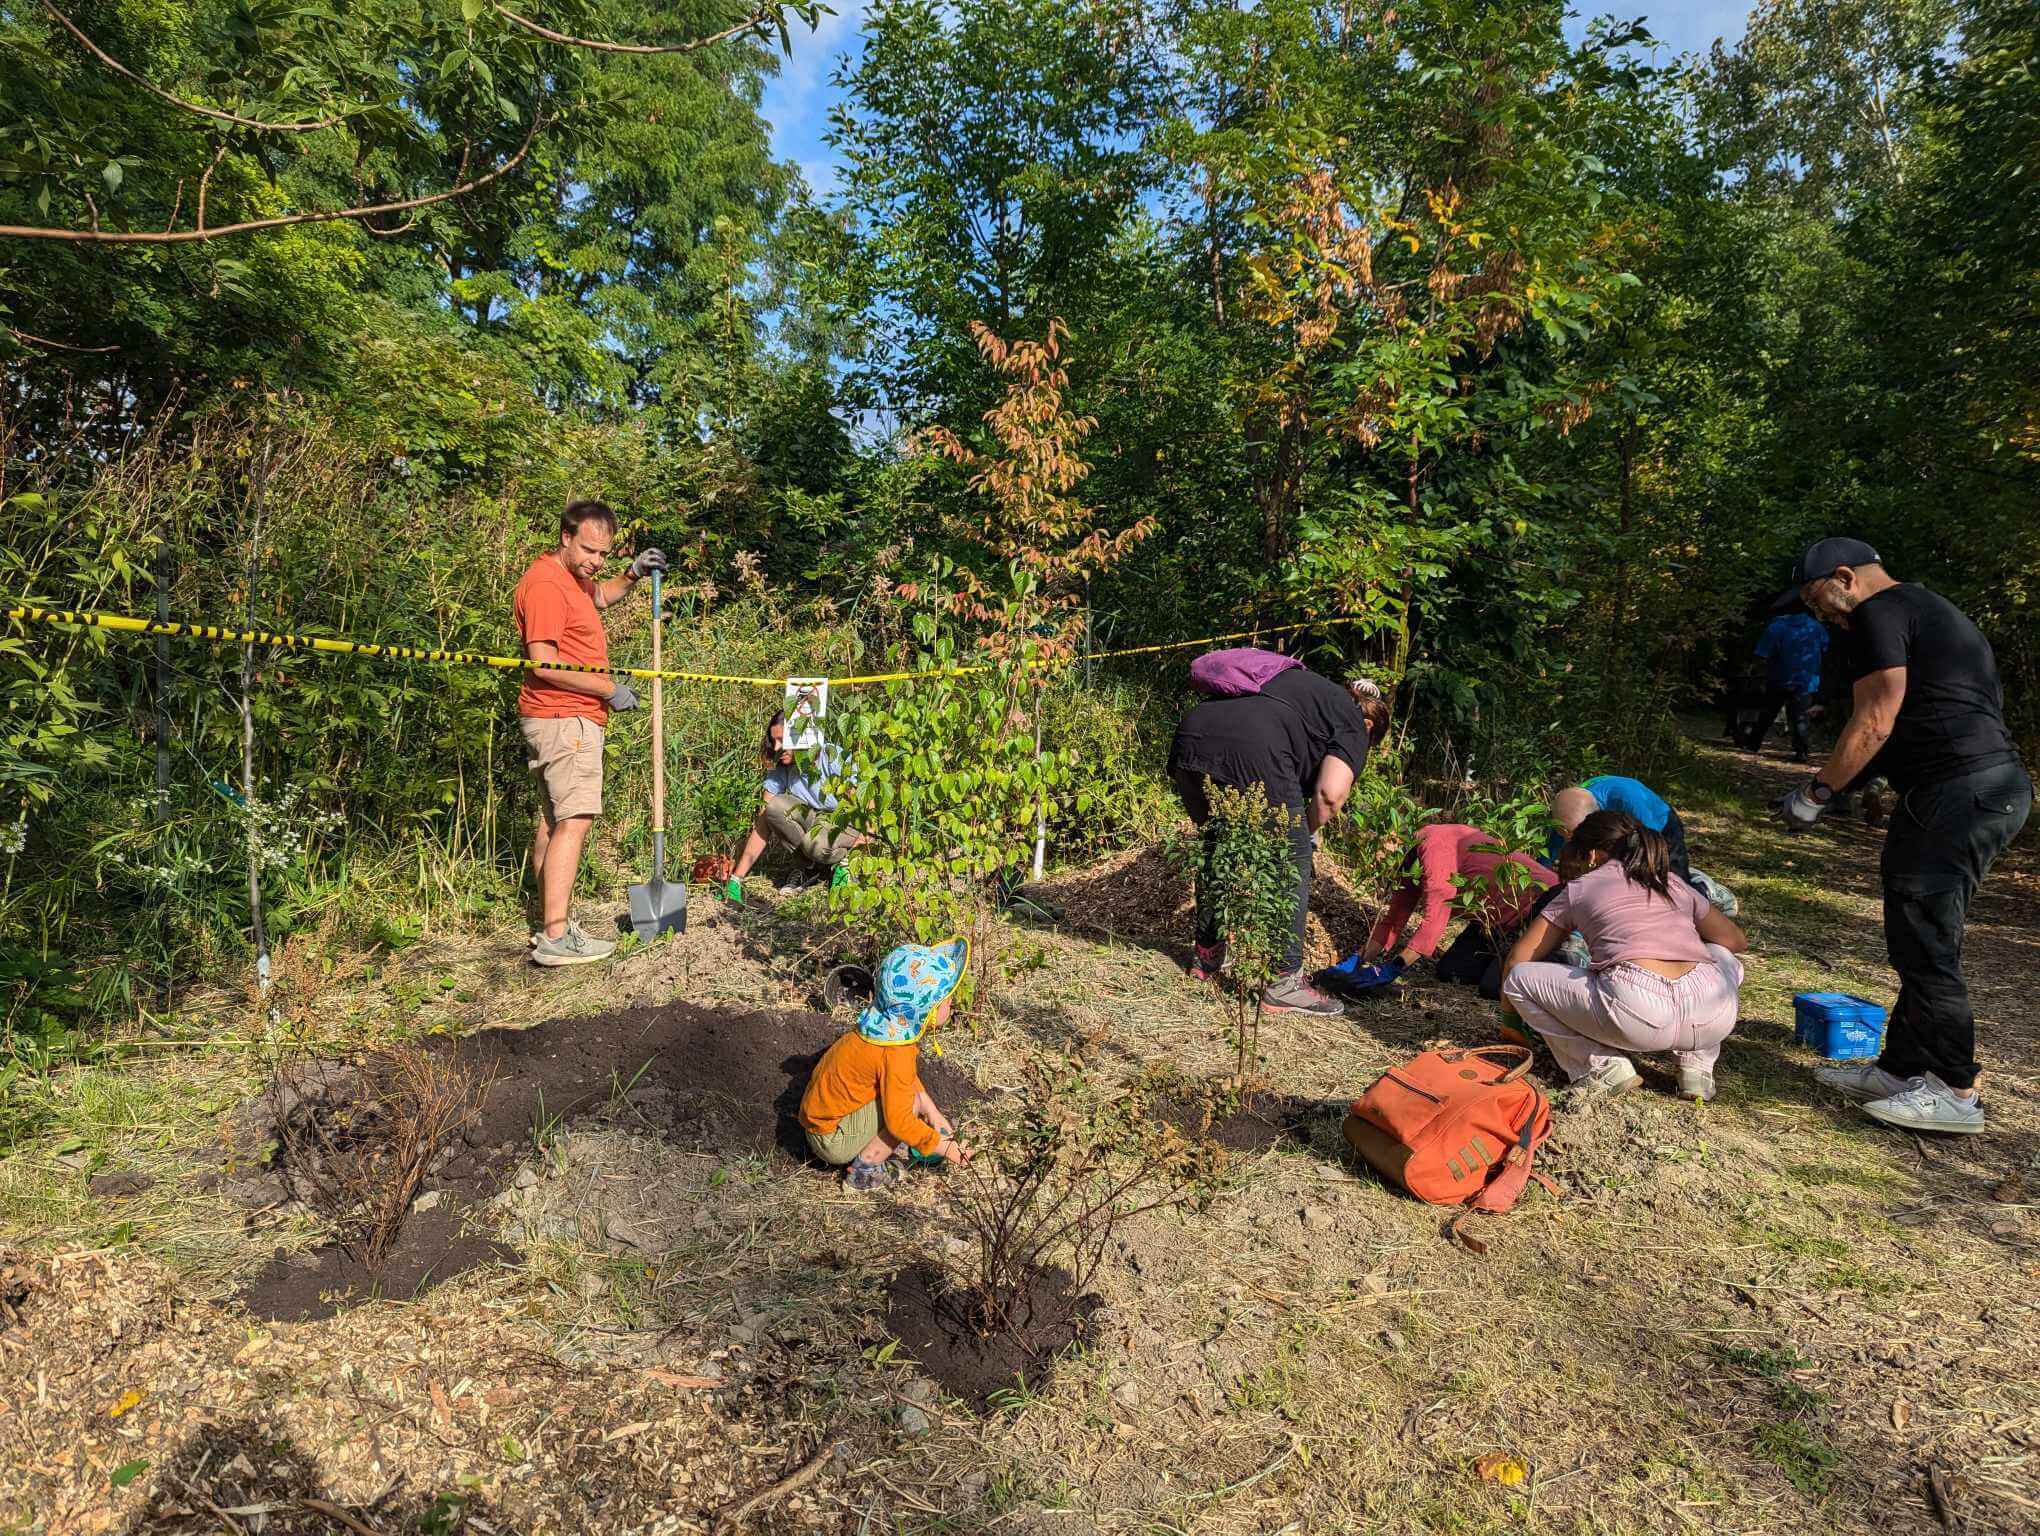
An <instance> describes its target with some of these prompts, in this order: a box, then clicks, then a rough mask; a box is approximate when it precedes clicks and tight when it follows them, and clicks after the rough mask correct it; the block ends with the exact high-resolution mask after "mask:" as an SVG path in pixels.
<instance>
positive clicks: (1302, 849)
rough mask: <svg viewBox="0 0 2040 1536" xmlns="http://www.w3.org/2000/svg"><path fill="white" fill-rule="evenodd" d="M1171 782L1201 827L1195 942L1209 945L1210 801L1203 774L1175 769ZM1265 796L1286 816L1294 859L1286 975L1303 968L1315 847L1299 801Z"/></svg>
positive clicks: (1214, 933) (1212, 910) (1213, 910)
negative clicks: (1292, 912) (1293, 898)
mask: <svg viewBox="0 0 2040 1536" xmlns="http://www.w3.org/2000/svg"><path fill="white" fill-rule="evenodd" d="M1175 785H1176V794H1177V796H1178V797H1179V798H1180V799H1181V800H1182V802H1183V809H1184V810H1186V811H1188V812H1189V813H1190V819H1191V820H1192V821H1194V822H1196V823H1197V825H1198V826H1199V827H1202V828H1203V829H1204V855H1203V858H1202V859H1201V860H1199V862H1198V866H1197V942H1198V943H1199V944H1203V945H1205V946H1207V947H1209V946H1210V945H1213V944H1216V943H1217V942H1218V941H1219V932H1218V909H1217V907H1216V905H1215V904H1214V903H1213V901H1212V899H1211V886H1212V874H1211V860H1212V856H1213V855H1214V854H1215V853H1216V852H1217V851H1218V829H1217V828H1216V827H1213V826H1209V825H1207V823H1209V822H1210V820H1211V801H1210V800H1209V798H1208V797H1207V796H1206V795H1205V793H1204V775H1203V774H1201V773H1191V772H1188V771H1187V770H1181V769H1179V770H1178V771H1177V773H1176V775H1175ZM1235 787H1243V786H1235ZM1253 787H1255V788H1263V787H1264V786H1259V785H1256V786H1253ZM1268 798H1269V800H1270V802H1271V803H1273V804H1275V805H1278V806H1280V807H1281V808H1282V810H1283V812H1284V814H1285V815H1286V817H1287V819H1288V822H1289V848H1290V852H1291V853H1292V854H1293V855H1294V856H1295V859H1296V913H1295V917H1294V920H1293V921H1292V923H1291V925H1290V935H1289V948H1288V950H1287V951H1286V952H1285V953H1284V954H1283V956H1282V972H1283V974H1284V975H1287V974H1288V973H1290V972H1291V971H1300V970H1302V969H1303V926H1304V922H1305V921H1306V920H1307V919H1308V918H1309V916H1310V880H1311V875H1312V873H1313V871H1314V868H1315V864H1316V850H1315V849H1314V848H1312V847H1311V842H1310V824H1309V822H1308V821H1307V820H1306V819H1305V817H1304V808H1303V802H1302V801H1301V800H1294V801H1291V800H1283V799H1279V798H1277V797H1276V796H1274V795H1270V796H1269V797H1268Z"/></svg>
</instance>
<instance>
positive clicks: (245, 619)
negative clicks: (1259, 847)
mask: <svg viewBox="0 0 2040 1536" xmlns="http://www.w3.org/2000/svg"><path fill="white" fill-rule="evenodd" d="M268 505H269V445H268V443H267V442H266V441H265V442H264V443H263V445H262V457H261V458H260V459H258V460H257V461H256V464H255V486H254V494H253V497H252V500H251V504H250V513H251V516H250V521H249V525H248V565H247V570H246V573H245V574H246V580H247V595H246V600H245V601H244V603H243V605H242V613H241V627H242V628H243V629H246V630H251V631H252V630H253V629H254V628H255V576H256V571H257V567H258V562H259V560H260V558H261V553H262V520H263V516H264V514H265V513H266V512H267V510H268ZM241 798H242V801H243V806H242V811H243V814H244V815H246V817H247V819H248V820H247V851H248V938H249V942H250V943H252V944H253V945H254V947H255V991H256V994H257V995H258V996H265V997H266V996H267V995H268V993H269V931H268V928H267V926H266V925H265V924H264V922H263V917H262V836H261V829H260V824H259V823H258V822H257V820H256V817H255V809H256V789H255V643H254V641H253V640H245V641H243V642H242V644H241Z"/></svg>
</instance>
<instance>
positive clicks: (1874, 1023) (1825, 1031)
mask: <svg viewBox="0 0 2040 1536" xmlns="http://www.w3.org/2000/svg"><path fill="white" fill-rule="evenodd" d="M1792 1038H1793V1039H1794V1040H1796V1041H1797V1042H1798V1043H1799V1044H1801V1045H1803V1046H1806V1047H1807V1048H1808V1049H1810V1050H1811V1051H1812V1052H1813V1053H1814V1055H1816V1056H1825V1057H1827V1059H1828V1060H1830V1061H1860V1060H1862V1059H1863V1058H1864V1057H1867V1056H1875V1055H1876V1054H1877V1053H1878V1051H1880V1050H1881V1049H1883V1045H1884V1010H1883V1009H1882V1008H1880V1007H1878V1006H1877V1005H1876V1004H1875V1003H1873V1002H1871V1001H1870V1000H1869V999H1868V998H1867V997H1855V996H1852V995H1851V994H1850V993H1847V992H1801V993H1799V994H1798V995H1797V996H1796V997H1794V998H1793V999H1792Z"/></svg>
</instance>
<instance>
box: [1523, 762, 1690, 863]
mask: <svg viewBox="0 0 2040 1536" xmlns="http://www.w3.org/2000/svg"><path fill="white" fill-rule="evenodd" d="M1596 811H1620V812H1621V813H1622V814H1623V815H1625V816H1628V817H1630V818H1632V819H1633V820H1635V821H1636V822H1637V823H1638V824H1639V825H1641V826H1645V827H1648V828H1650V830H1651V831H1653V832H1657V833H1660V834H1662V835H1663V837H1664V840H1665V843H1666V845H1667V846H1668V847H1669V849H1670V851H1671V856H1672V860H1671V862H1672V873H1674V874H1676V875H1677V876H1678V877H1679V878H1680V879H1681V880H1684V881H1687V882H1688V883H1689V884H1690V883H1691V881H1692V878H1693V867H1692V864H1691V863H1690V862H1689V861H1688V859H1687V856H1686V828H1685V824H1684V823H1683V822H1681V821H1680V820H1679V813H1678V812H1677V811H1675V810H1673V809H1672V808H1671V806H1670V804H1669V803H1667V801H1666V800H1665V798H1664V796H1662V795H1660V794H1659V793H1658V792H1657V791H1656V790H1654V789H1651V788H1650V787H1649V786H1648V785H1645V784H1641V783H1638V782H1637V781H1636V780H1635V779H1625V778H1623V777H1621V776H1620V775H1619V774H1613V773H1604V774H1602V775H1600V776H1599V777H1598V778H1592V779H1589V780H1587V782H1586V783H1584V784H1580V785H1576V786H1574V787H1573V788H1571V789H1561V790H1560V791H1559V792H1558V793H1557V794H1555V795H1553V796H1552V797H1551V819H1552V822H1553V824H1554V825H1555V826H1556V827H1557V828H1558V830H1557V831H1555V832H1553V833H1552V834H1551V838H1550V841H1549V842H1548V843H1547V844H1546V845H1545V859H1544V862H1545V863H1547V864H1549V865H1551V866H1552V867H1553V868H1556V867H1557V862H1558V850H1559V849H1561V848H1563V847H1564V846H1565V840H1566V839H1567V838H1569V837H1571V836H1572V834H1573V829H1574V828H1575V827H1577V826H1578V825H1579V824H1580V823H1581V822H1583V821H1585V820H1586V819H1587V818H1588V817H1589V816H1591V815H1593V814H1594V812H1596Z"/></svg>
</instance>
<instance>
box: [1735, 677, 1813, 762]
mask: <svg viewBox="0 0 2040 1536" xmlns="http://www.w3.org/2000/svg"><path fill="white" fill-rule="evenodd" d="M1781 709H1782V710H1784V711H1785V720H1786V723H1787V724H1788V725H1789V726H1790V727H1791V729H1792V755H1793V756H1794V757H1795V758H1797V759H1798V760H1799V761H1800V762H1802V763H1803V762H1805V761H1806V759H1807V758H1808V756H1810V755H1811V753H1812V751H1813V695H1812V694H1810V693H1807V692H1804V691H1803V690H1801V689H1797V688H1766V689H1765V690H1764V697H1763V700H1762V702H1760V703H1759V704H1758V705H1757V718H1756V722H1755V723H1754V724H1753V725H1751V727H1750V733H1749V735H1747V736H1745V737H1744V738H1743V743H1742V744H1743V746H1744V748H1745V749H1747V750H1748V751H1751V752H1754V751H1756V750H1757V749H1758V748H1760V747H1762V746H1763V744H1764V738H1765V737H1766V736H1768V735H1770V734H1771V727H1772V726H1773V725H1775V724H1776V723H1777V721H1778V711H1779V710H1781Z"/></svg>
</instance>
